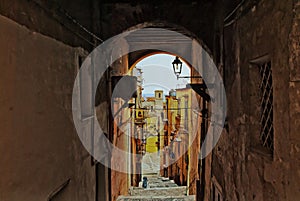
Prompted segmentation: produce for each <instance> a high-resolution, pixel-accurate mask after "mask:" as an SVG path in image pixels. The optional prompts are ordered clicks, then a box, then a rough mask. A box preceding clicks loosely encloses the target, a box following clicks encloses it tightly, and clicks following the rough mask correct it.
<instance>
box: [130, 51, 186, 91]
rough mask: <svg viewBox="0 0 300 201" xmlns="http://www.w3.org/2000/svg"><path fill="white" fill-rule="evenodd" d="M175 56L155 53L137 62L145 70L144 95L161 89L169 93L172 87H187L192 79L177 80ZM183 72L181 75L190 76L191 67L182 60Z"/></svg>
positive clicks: (137, 65)
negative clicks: (173, 63) (174, 69)
mask: <svg viewBox="0 0 300 201" xmlns="http://www.w3.org/2000/svg"><path fill="white" fill-rule="evenodd" d="M174 59H175V56H173V55H169V54H155V55H151V56H149V57H146V58H145V59H143V60H141V61H140V62H138V63H137V64H136V67H137V68H140V69H142V72H143V87H144V90H143V96H144V95H146V94H154V90H158V89H161V90H163V91H164V95H167V94H169V91H170V90H171V89H177V88H185V86H186V84H187V83H190V79H189V78H188V79H186V78H184V79H183V78H179V79H178V80H177V78H176V75H175V74H174V71H173V66H172V62H173V61H174ZM182 63H183V65H182V72H181V75H180V76H190V69H189V67H187V65H186V63H184V62H183V61H182Z"/></svg>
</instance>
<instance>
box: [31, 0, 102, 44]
mask: <svg viewBox="0 0 300 201" xmlns="http://www.w3.org/2000/svg"><path fill="white" fill-rule="evenodd" d="M32 2H33V3H34V4H35V5H37V6H38V7H40V8H41V9H43V10H44V11H46V13H48V15H49V16H50V17H52V18H53V19H54V20H56V21H57V22H58V23H59V24H61V25H62V26H63V27H65V28H66V29H68V30H69V31H70V32H71V33H73V34H74V35H76V36H78V37H79V38H81V39H83V40H84V41H85V42H87V43H89V44H90V45H92V46H94V45H95V43H94V42H92V41H90V40H89V39H87V38H86V37H84V36H82V35H81V34H79V33H78V32H76V31H75V30H73V29H72V28H70V27H68V26H67V25H66V24H65V23H64V22H62V20H60V19H59V17H57V16H56V15H55V14H54V13H53V11H51V10H49V9H48V8H47V7H45V6H44V5H42V3H41V2H39V1H37V0H32ZM58 7H59V8H60V9H59V10H58V11H59V12H60V13H61V14H63V15H64V16H65V17H66V18H67V19H69V20H70V21H71V22H72V23H73V24H75V25H77V26H78V27H79V28H80V29H81V30H83V31H84V32H86V33H87V34H89V35H90V36H92V37H93V38H95V39H97V40H98V41H100V42H103V40H102V39H101V38H99V37H98V36H96V35H95V34H94V33H92V32H91V31H89V30H88V29H87V28H86V27H84V26H83V25H82V24H80V23H79V22H78V21H77V20H76V19H75V18H74V17H72V16H71V15H70V14H68V13H67V12H66V11H65V10H64V9H63V8H62V7H61V6H60V5H58Z"/></svg>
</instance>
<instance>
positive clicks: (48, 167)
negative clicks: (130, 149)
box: [0, 16, 95, 201]
mask: <svg viewBox="0 0 300 201" xmlns="http://www.w3.org/2000/svg"><path fill="white" fill-rule="evenodd" d="M0 27H1V32H0V44H1V47H0V55H1V59H0V66H1V75H0V77H1V78H0V97H1V98H0V101H1V107H0V111H1V120H0V121H1V123H0V130H1V136H0V152H1V153H2V156H1V157H0V163H1V167H0V172H1V180H0V200H2V201H14V200H16V201H18V200H20V199H22V200H24V201H26V200H28V201H29V200H30V201H32V200H47V199H49V196H50V195H51V194H55V192H56V191H59V187H63V186H62V185H63V184H66V186H65V187H64V188H62V190H61V191H59V192H58V194H57V195H56V196H55V197H54V198H53V200H73V201H76V200H78V201H79V200H94V197H95V189H94V188H95V186H94V185H95V175H94V173H95V169H94V166H92V164H91V157H90V155H89V154H88V153H87V151H86V150H85V149H84V147H83V146H82V144H81V142H80V141H79V138H78V136H77V134H76V131H75V128H74V124H73V118H72V107H71V102H72V101H71V97H72V90H73V83H74V79H75V76H76V74H77V71H78V68H79V66H78V63H77V62H78V59H77V55H78V54H79V52H80V51H79V50H78V49H74V48H71V47H69V46H67V45H65V44H63V43H61V42H58V41H56V40H54V39H51V38H48V37H46V36H44V35H41V34H39V33H36V32H33V31H30V30H28V29H27V28H25V27H24V26H20V25H19V24H17V23H15V22H14V21H12V20H10V19H8V18H6V17H3V16H0Z"/></svg>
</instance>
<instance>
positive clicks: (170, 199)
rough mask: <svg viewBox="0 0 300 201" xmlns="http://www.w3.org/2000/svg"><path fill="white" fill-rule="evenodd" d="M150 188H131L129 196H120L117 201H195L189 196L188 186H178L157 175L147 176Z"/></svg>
mask: <svg viewBox="0 0 300 201" xmlns="http://www.w3.org/2000/svg"><path fill="white" fill-rule="evenodd" d="M146 177H147V178H148V187H147V188H142V187H130V189H129V196H119V197H118V199H117V201H195V196H194V195H191V196H187V195H186V191H187V187H186V186H178V185H177V184H176V183H175V182H174V181H173V180H170V179H169V178H164V177H158V176H156V175H146Z"/></svg>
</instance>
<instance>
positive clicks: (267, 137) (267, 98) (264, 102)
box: [259, 62, 274, 153]
mask: <svg viewBox="0 0 300 201" xmlns="http://www.w3.org/2000/svg"><path fill="white" fill-rule="evenodd" d="M259 72H260V78H261V81H260V86H259V87H260V98H261V100H260V108H261V114H260V125H261V132H260V140H261V143H262V145H263V146H264V147H265V148H267V149H268V150H269V151H271V152H272V153H273V150H274V127H273V85H272V66H271V62H265V63H262V64H260V65H259Z"/></svg>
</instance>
